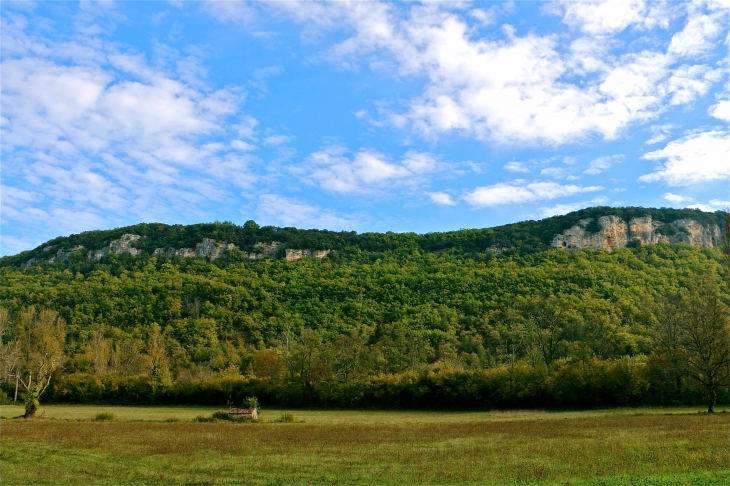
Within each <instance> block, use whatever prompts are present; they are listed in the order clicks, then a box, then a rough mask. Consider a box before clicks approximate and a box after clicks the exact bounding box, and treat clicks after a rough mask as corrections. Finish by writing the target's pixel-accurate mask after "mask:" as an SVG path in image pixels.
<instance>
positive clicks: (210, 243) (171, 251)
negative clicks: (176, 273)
mask: <svg viewBox="0 0 730 486" xmlns="http://www.w3.org/2000/svg"><path fill="white" fill-rule="evenodd" d="M235 247H236V245H234V244H233V243H221V242H219V241H215V240H213V239H211V238H203V241H202V242H200V243H198V244H197V245H195V249H192V248H172V247H169V248H155V251H154V252H153V253H152V256H160V255H169V256H178V257H182V258H193V257H202V258H210V259H211V260H215V259H216V258H220V257H222V256H223V255H224V254H225V252H227V251H228V250H232V249H234V248H235Z"/></svg>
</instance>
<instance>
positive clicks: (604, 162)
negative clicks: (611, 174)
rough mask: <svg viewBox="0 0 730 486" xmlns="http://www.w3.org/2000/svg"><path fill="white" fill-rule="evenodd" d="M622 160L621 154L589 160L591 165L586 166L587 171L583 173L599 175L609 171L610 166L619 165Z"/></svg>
mask: <svg viewBox="0 0 730 486" xmlns="http://www.w3.org/2000/svg"><path fill="white" fill-rule="evenodd" d="M623 160H624V155H623V154H618V155H608V156H605V157H598V158H597V159H593V160H591V163H590V164H588V169H586V170H584V171H583V173H584V174H589V175H596V174H600V173H601V172H603V171H605V170H608V169H610V168H611V166H612V165H614V164H619V163H621V162H622V161H623Z"/></svg>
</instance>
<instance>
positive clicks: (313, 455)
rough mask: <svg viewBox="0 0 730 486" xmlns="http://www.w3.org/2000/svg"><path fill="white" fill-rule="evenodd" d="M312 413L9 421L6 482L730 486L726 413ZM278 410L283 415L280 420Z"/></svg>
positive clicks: (1, 474) (3, 462) (2, 470)
mask: <svg viewBox="0 0 730 486" xmlns="http://www.w3.org/2000/svg"><path fill="white" fill-rule="evenodd" d="M49 408H50V407H49ZM105 410H107V411H109V410H110V409H109V408H105ZM196 410H197V411H198V412H199V411H200V409H196ZM95 413H99V412H98V409H97V410H95ZM306 413H308V414H313V415H319V417H320V422H319V423H317V422H316V421H315V420H313V419H312V417H305V413H303V412H301V411H297V413H296V416H297V420H299V419H300V418H302V419H306V423H303V424H302V423H293V424H274V423H259V424H231V423H214V424H207V423H189V422H179V423H174V422H173V423H163V422H158V423H150V422H121V421H116V422H90V421H89V422H65V421H59V420H39V421H21V420H4V421H2V422H0V427H1V429H0V433H1V434H2V451H0V478H2V483H3V484H495V485H496V484H534V483H539V484H579V483H590V484H596V485H598V484H617V485H618V484H647V485H648V484H692V485H697V484H728V480H729V479H730V474H728V470H729V469H730V450H729V444H730V442H729V439H730V437H729V435H728V433H729V432H730V415H728V414H716V415H715V416H708V415H698V414H691V415H690V414H684V415H679V414H674V415H661V414H643V415H640V414H636V413H634V414H629V413H626V412H624V411H618V412H616V413H611V412H610V411H602V412H579V413H569V412H566V413H559V414H550V413H544V412H499V413H480V414H477V413H475V414H448V413H438V414H434V413H426V414H424V413H416V412H388V413H386V414H385V415H388V414H391V415H389V420H388V421H386V422H384V423H368V422H363V421H357V420H353V421H352V423H344V422H343V420H344V418H345V417H346V415H347V414H350V415H351V416H352V418H354V419H356V418H357V417H362V414H365V415H366V416H367V417H368V418H370V419H372V418H376V417H377V416H378V412H373V413H372V414H371V413H369V412H367V413H365V412H306ZM114 414H115V416H117V418H119V417H120V414H119V413H118V412H117V411H114ZM268 414H269V415H270V416H269V419H275V418H278V416H279V415H280V414H281V411H276V412H272V411H269V412H268ZM393 414H395V415H393ZM399 414H400V415H399ZM333 415H334V416H335V418H334V419H332V416H333ZM382 415H383V414H382V413H381V416H382ZM89 416H93V415H92V414H89ZM328 416H329V417H330V419H329V420H327V419H326V418H327V417H328ZM396 416H400V418H401V420H400V421H397V420H395V418H396ZM439 417H440V418H441V420H438V418H439ZM454 417H457V419H456V420H454V419H453V418H454ZM459 417H460V418H461V419H462V420H458V418H459ZM480 417H481V418H480ZM419 419H420V420H419ZM464 419H466V420H464ZM265 420H267V419H265ZM100 465H103V467H100Z"/></svg>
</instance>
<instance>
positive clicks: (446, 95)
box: [276, 0, 725, 145]
mask: <svg viewBox="0 0 730 486" xmlns="http://www.w3.org/2000/svg"><path fill="white" fill-rule="evenodd" d="M276 8H279V9H281V10H283V11H286V12H287V13H288V14H289V15H290V16H291V17H292V18H294V19H296V20H297V21H300V22H304V23H306V25H307V28H310V27H312V26H315V27H316V28H317V29H344V30H350V31H352V35H351V36H350V37H349V38H347V39H346V40H345V41H343V42H341V43H339V44H337V45H336V46H334V47H333V48H332V49H330V51H329V53H328V55H329V57H330V59H333V60H335V61H337V62H339V63H340V64H341V65H342V66H344V67H347V68H352V67H353V66H355V65H356V63H357V62H359V60H360V59H362V58H365V59H367V60H368V61H369V63H370V66H371V67H373V68H374V69H379V70H381V71H383V72H386V73H395V74H396V75H398V76H419V77H424V78H425V79H426V86H425V88H424V90H423V92H422V94H421V95H420V96H416V97H415V98H413V99H411V100H410V104H409V108H408V109H407V110H405V111H404V112H395V111H392V112H389V113H388V115H390V120H391V121H392V123H394V124H395V125H396V126H400V127H407V126H409V127H411V128H413V129H415V130H416V131H418V132H420V133H422V134H423V135H424V136H427V137H437V136H439V135H441V134H445V133H458V134H461V135H464V136H468V137H475V138H478V139H489V140H494V141H497V142H501V143H508V144H514V143H522V142H529V143H543V144H548V145H557V144H564V143H572V142H575V141H578V140H581V139H585V138H586V137H591V136H596V135H597V136H601V137H603V138H605V139H615V138H617V137H619V136H620V135H621V134H622V133H623V131H625V130H626V129H627V127H629V126H630V125H632V124H636V123H643V122H646V121H648V120H652V119H654V118H656V117H657V116H658V115H659V114H660V113H662V112H663V111H665V110H666V109H667V107H668V105H669V104H687V103H690V102H692V101H693V100H695V99H696V98H697V97H699V96H701V95H704V94H706V93H707V92H708V90H709V88H710V86H711V85H712V84H713V83H715V82H717V81H718V79H719V71H717V70H716V69H713V68H712V67H710V66H709V65H704V64H702V62H701V61H702V59H701V58H698V57H696V56H695V57H692V58H691V59H689V53H695V52H700V51H702V52H705V51H703V49H705V48H706V47H708V46H711V45H712V39H714V37H713V36H714V35H715V33H714V32H715V30H716V28H717V26H720V29H721V26H722V23H723V22H724V21H725V20H724V19H725V17H724V15H725V14H724V13H722V12H720V11H718V12H714V13H713V12H709V11H708V12H704V11H703V9H702V8H700V7H697V8H695V7H694V6H685V5H677V4H673V3H671V2H666V3H655V2H644V1H640V0H630V1H622V2H616V1H596V2H566V3H560V4H557V5H552V6H550V7H548V10H549V11H552V12H558V13H559V14H560V15H562V16H563V20H564V22H566V23H567V24H568V25H571V26H574V27H575V28H576V29H577V30H578V31H580V32H583V33H585V36H584V37H579V38H578V39H574V40H572V41H570V42H571V45H572V47H573V49H568V50H567V51H566V50H565V49H564V48H563V47H564V46H563V45H561V43H562V42H563V41H562V39H561V37H559V36H556V35H553V34H544V35H540V34H537V33H534V32H531V33H527V34H524V35H521V36H518V35H517V34H516V33H515V32H516V30H515V29H514V28H513V27H511V26H503V29H502V30H503V32H504V36H503V38H499V39H494V38H493V37H489V38H478V37H477V33H476V31H475V29H473V28H472V27H471V26H470V25H469V23H468V20H467V19H468V17H469V12H463V11H459V10H456V9H453V8H451V7H450V6H449V5H444V4H431V3H429V4H426V5H421V4H413V5H410V6H409V7H407V8H402V9H399V8H396V7H395V6H393V5H391V4H383V3H379V2H355V3H335V4H309V3H307V4H305V5H303V6H302V5H301V4H291V3H289V2H281V3H277V4H276ZM684 13H686V14H687V21H686V24H685V26H684V27H683V29H682V30H681V31H679V32H677V33H676V34H675V36H674V37H675V39H674V40H673V41H672V42H673V44H672V45H673V46H674V47H672V48H671V49H669V48H668V47H667V49H668V50H660V49H658V48H653V49H650V48H647V49H645V50H635V49H632V50H630V51H629V52H624V53H622V54H614V51H615V50H617V49H616V46H620V45H622V44H621V43H618V42H613V41H612V40H611V39H610V36H611V35H616V34H618V33H619V32H621V31H622V30H624V29H626V28H629V27H633V28H636V29H652V28H656V27H661V28H669V27H670V22H669V21H670V20H672V19H674V18H675V17H677V16H679V15H683V14H684ZM705 17H706V18H705ZM485 18H486V17H485ZM597 36H603V37H605V39H604V38H603V37H601V38H600V39H599V38H598V37H597ZM691 39H695V40H691ZM697 39H705V40H707V39H709V41H708V42H710V44H707V43H703V42H704V41H702V42H701V41H699V40H697ZM646 45H651V44H646ZM708 48H709V47H708ZM687 61H689V62H687ZM680 62H684V63H685V64H682V65H679V64H680Z"/></svg>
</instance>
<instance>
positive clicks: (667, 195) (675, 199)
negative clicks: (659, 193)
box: [664, 192, 692, 204]
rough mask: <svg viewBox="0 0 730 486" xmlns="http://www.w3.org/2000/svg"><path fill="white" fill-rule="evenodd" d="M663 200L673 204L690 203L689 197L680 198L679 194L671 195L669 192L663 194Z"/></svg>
mask: <svg viewBox="0 0 730 486" xmlns="http://www.w3.org/2000/svg"><path fill="white" fill-rule="evenodd" d="M664 199H666V200H667V201H669V202H673V203H675V204H679V203H683V202H688V201H691V200H692V198H691V197H687V196H680V195H679V194H672V193H671V192H667V193H664Z"/></svg>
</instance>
